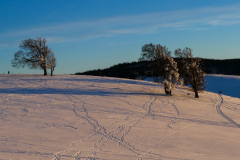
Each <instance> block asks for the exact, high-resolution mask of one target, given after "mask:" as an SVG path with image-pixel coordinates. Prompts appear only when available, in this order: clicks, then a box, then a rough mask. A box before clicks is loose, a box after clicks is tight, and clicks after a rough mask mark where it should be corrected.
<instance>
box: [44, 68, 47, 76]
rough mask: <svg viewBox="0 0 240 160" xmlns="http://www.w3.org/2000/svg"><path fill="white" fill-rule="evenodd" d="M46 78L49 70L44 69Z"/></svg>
mask: <svg viewBox="0 0 240 160" xmlns="http://www.w3.org/2000/svg"><path fill="white" fill-rule="evenodd" d="M44 76H47V68H44Z"/></svg>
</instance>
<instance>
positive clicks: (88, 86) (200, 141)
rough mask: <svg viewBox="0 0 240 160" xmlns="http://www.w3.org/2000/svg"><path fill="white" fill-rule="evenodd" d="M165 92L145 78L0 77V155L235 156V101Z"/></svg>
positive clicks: (29, 159) (111, 159) (140, 159)
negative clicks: (139, 79)
mask: <svg viewBox="0 0 240 160" xmlns="http://www.w3.org/2000/svg"><path fill="white" fill-rule="evenodd" d="M224 92H225V91H224V90H223V93H224ZM189 93H190V94H189ZM172 95H173V96H167V95H165V94H164V89H163V86H162V85H158V84H155V83H152V82H148V81H136V80H127V79H115V78H107V77H93V76H76V75H55V76H53V77H51V76H42V75H0V118H1V121H0V126H1V127H0V138H1V139H0V159H25V160H33V159H34V160H38V159H44V160H45V159H52V160H61V159H71V160H73V159H75V160H80V159H89V160H90V159H92V160H93V159H107V160H115V159H117V160H123V159H124V160H132V159H135V160H145V159H156V160H159V159H169V160H173V159H174V160H175V159H179V160H182V159H206V160H213V159H218V160H219V159H222V160H223V159H239V157H240V152H239V148H240V136H239V135H240V125H239V124H240V116H239V114H240V99H239V98H233V97H230V96H225V95H219V94H216V93H211V92H201V93H200V94H199V96H200V98H199V99H198V98H194V94H193V93H192V92H190V91H189V90H188V88H187V87H176V89H175V90H173V91H172Z"/></svg>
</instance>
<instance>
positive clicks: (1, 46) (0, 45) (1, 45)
mask: <svg viewBox="0 0 240 160" xmlns="http://www.w3.org/2000/svg"><path fill="white" fill-rule="evenodd" d="M7 46H8V45H7V44H1V43H0V48H4V47H7Z"/></svg>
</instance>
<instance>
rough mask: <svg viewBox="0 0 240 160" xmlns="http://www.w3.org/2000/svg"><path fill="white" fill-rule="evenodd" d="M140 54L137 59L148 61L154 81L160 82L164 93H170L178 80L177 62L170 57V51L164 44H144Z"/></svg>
mask: <svg viewBox="0 0 240 160" xmlns="http://www.w3.org/2000/svg"><path fill="white" fill-rule="evenodd" d="M142 52H143V53H142V55H141V57H140V58H139V61H143V60H148V61H150V65H151V66H150V69H151V70H152V73H153V77H154V78H155V82H162V83H163V84H164V90H165V93H166V94H169V95H171V91H172V90H173V89H174V88H175V85H176V84H177V83H178V82H179V79H178V77H179V74H178V68H177V63H176V62H175V61H174V59H173V58H172V57H171V51H168V48H166V46H164V47H163V46H161V45H160V44H158V45H153V44H152V43H150V44H146V45H144V46H143V47H142Z"/></svg>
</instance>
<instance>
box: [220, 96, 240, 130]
mask: <svg viewBox="0 0 240 160" xmlns="http://www.w3.org/2000/svg"><path fill="white" fill-rule="evenodd" d="M222 104H223V97H222V96H221V94H219V104H217V105H216V110H217V112H218V113H219V114H220V115H221V116H222V117H223V118H225V119H226V120H228V121H229V122H230V123H232V124H234V125H235V126H236V127H238V128H240V124H238V123H236V122H235V121H233V120H232V119H231V118H229V117H228V116H226V115H225V114H224V113H223V112H222V110H221V108H220V107H221V105H222Z"/></svg>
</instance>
